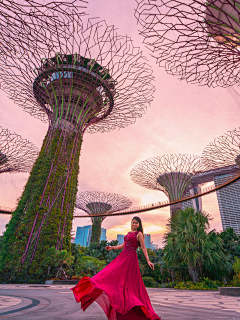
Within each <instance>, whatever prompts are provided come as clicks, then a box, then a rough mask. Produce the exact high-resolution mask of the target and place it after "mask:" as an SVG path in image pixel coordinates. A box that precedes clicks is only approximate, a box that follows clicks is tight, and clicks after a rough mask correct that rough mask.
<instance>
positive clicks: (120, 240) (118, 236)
mask: <svg viewBox="0 0 240 320" xmlns="http://www.w3.org/2000/svg"><path fill="white" fill-rule="evenodd" d="M124 237H125V235H124V234H117V241H118V244H122V243H123V242H124Z"/></svg>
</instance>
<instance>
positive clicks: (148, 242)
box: [144, 234, 151, 249]
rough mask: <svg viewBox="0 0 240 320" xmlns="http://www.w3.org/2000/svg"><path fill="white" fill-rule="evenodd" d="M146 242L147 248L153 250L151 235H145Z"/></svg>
mask: <svg viewBox="0 0 240 320" xmlns="http://www.w3.org/2000/svg"><path fill="white" fill-rule="evenodd" d="M144 236H145V237H144V240H145V246H146V248H147V249H151V235H150V234H144Z"/></svg>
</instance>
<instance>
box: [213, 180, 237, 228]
mask: <svg viewBox="0 0 240 320" xmlns="http://www.w3.org/2000/svg"><path fill="white" fill-rule="evenodd" d="M229 176H231V175H230V174H226V175H222V176H218V177H215V179H214V183H215V186H216V187H217V186H219V185H220V184H222V183H224V182H225V181H226V180H227V179H228V178H229ZM217 198H218V205H219V210H220V215H221V219H222V227H223V230H225V229H226V228H233V229H234V231H235V232H236V233H238V234H240V181H239V180H237V181H236V182H234V183H232V184H230V185H229V186H227V187H224V188H222V189H220V190H218V191H217Z"/></svg>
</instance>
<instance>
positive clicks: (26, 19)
mask: <svg viewBox="0 0 240 320" xmlns="http://www.w3.org/2000/svg"><path fill="white" fill-rule="evenodd" d="M86 4H87V1H83V0H77V1H75V0H74V1H71V0H70V1H49V0H47V1H44V3H43V2H41V1H37V0H22V1H11V0H3V1H1V3H0V25H1V34H0V43H1V48H0V50H1V56H0V59H1V58H2V57H3V56H4V58H5V59H6V56H13V57H15V58H16V57H18V58H21V57H22V55H23V54H24V52H25V51H28V52H31V54H33V55H34V53H35V51H36V48H37V49H38V51H40V50H41V43H43V42H46V41H47V39H48V41H49V44H52V45H53V44H54V42H55V40H56V39H55V37H54V35H53V32H56V29H58V30H59V32H60V33H61V30H62V28H65V27H66V26H68V25H69V22H70V20H71V19H72V17H73V15H83V14H84V12H83V11H82V9H83V8H85V7H86ZM42 52H44V51H42Z"/></svg>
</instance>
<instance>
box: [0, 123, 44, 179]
mask: <svg viewBox="0 0 240 320" xmlns="http://www.w3.org/2000/svg"><path fill="white" fill-rule="evenodd" d="M38 154H39V150H38V149H37V147H35V145H34V144H33V143H31V142H29V141H28V140H26V139H23V138H22V137H21V136H19V135H18V134H16V133H11V132H10V131H9V130H7V129H3V128H2V127H0V174H1V173H5V172H29V171H31V169H32V166H33V163H34V161H35V160H36V159H37V156H38Z"/></svg>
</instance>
